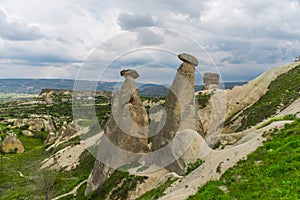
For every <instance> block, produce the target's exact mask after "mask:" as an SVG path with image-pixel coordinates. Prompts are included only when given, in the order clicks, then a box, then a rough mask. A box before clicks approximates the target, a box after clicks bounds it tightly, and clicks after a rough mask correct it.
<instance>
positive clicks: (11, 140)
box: [2, 132, 24, 153]
mask: <svg viewBox="0 0 300 200" xmlns="http://www.w3.org/2000/svg"><path fill="white" fill-rule="evenodd" d="M2 151H3V152H4V153H23V152H24V146H23V144H22V142H21V141H20V140H19V139H18V138H17V135H16V134H15V133H12V132H11V133H7V136H6V137H5V139H4V140H3V142H2Z"/></svg>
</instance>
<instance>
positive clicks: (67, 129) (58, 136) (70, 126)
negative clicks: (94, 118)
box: [44, 122, 79, 149]
mask: <svg viewBox="0 0 300 200" xmlns="http://www.w3.org/2000/svg"><path fill="white" fill-rule="evenodd" d="M78 130H79V128H78V126H77V124H76V123H75V122H71V123H67V122H64V124H63V125H62V127H61V128H60V130H59V131H58V132H57V133H54V132H50V133H49V134H48V137H47V139H46V140H45V141H44V143H45V144H53V145H51V146H50V148H54V147H55V146H58V145H59V144H60V143H62V142H65V141H67V140H69V139H70V138H71V137H74V136H76V134H77V133H78ZM48 149H49V148H48Z"/></svg>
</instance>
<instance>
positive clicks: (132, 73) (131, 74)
mask: <svg viewBox="0 0 300 200" xmlns="http://www.w3.org/2000/svg"><path fill="white" fill-rule="evenodd" d="M120 74H121V76H124V77H128V76H129V77H132V78H134V79H137V78H138V77H139V74H138V73H137V72H136V71H135V70H132V69H125V70H122V71H121V72H120Z"/></svg>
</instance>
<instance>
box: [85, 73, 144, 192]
mask: <svg viewBox="0 0 300 200" xmlns="http://www.w3.org/2000/svg"><path fill="white" fill-rule="evenodd" d="M120 74H121V76H124V77H125V81H124V83H123V85H122V87H121V89H120V90H119V91H118V92H117V93H116V94H115V95H114V98H113V104H112V112H111V115H110V117H109V119H108V121H107V123H106V125H105V127H104V136H103V137H102V139H101V141H100V144H99V150H98V154H97V159H99V160H100V161H103V159H104V160H105V163H101V162H100V161H99V160H96V161H95V165H94V169H93V171H92V173H91V175H90V176H89V179H88V184H87V188H86V191H85V194H86V195H87V194H89V193H90V192H91V191H94V190H96V189H97V188H99V187H101V185H102V184H103V182H104V181H105V180H106V179H107V178H108V177H109V176H110V174H111V173H112V172H113V171H114V169H116V168H118V167H121V166H123V165H125V164H126V163H131V162H133V161H136V159H137V157H136V156H134V155H133V156H124V154H122V153H123V152H124V151H126V152H131V153H136V154H138V153H146V152H148V151H149V148H148V115H147V112H146V109H145V108H144V106H143V103H142V101H141V99H140V97H139V95H138V91H137V87H136V82H135V79H136V78H138V76H139V75H138V73H137V72H136V71H134V70H130V69H129V70H123V71H121V72H120ZM107 163H108V165H109V166H107V165H106V164H107Z"/></svg>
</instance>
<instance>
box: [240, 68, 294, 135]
mask: <svg viewBox="0 0 300 200" xmlns="http://www.w3.org/2000/svg"><path fill="white" fill-rule="evenodd" d="M299 91H300V65H299V66H297V67H295V68H293V69H291V70H290V71H288V72H287V73H285V74H282V75H280V76H278V77H277V78H276V79H275V80H274V81H272V82H271V83H270V85H269V87H268V91H267V93H266V94H265V95H263V96H262V97H261V98H260V99H259V100H258V101H257V102H255V103H254V104H253V105H252V106H251V107H249V108H247V109H246V110H245V111H244V112H243V113H242V114H241V116H243V119H242V122H241V126H240V127H239V128H238V129H237V130H236V131H242V130H245V129H247V128H249V127H251V126H254V125H256V124H257V123H259V122H261V121H263V120H264V119H267V118H268V117H271V116H272V115H274V114H276V112H277V111H278V110H283V109H284V108H286V107H288V106H289V105H290V104H292V103H293V102H294V101H295V100H296V99H298V98H299V97H300V93H299Z"/></svg>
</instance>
